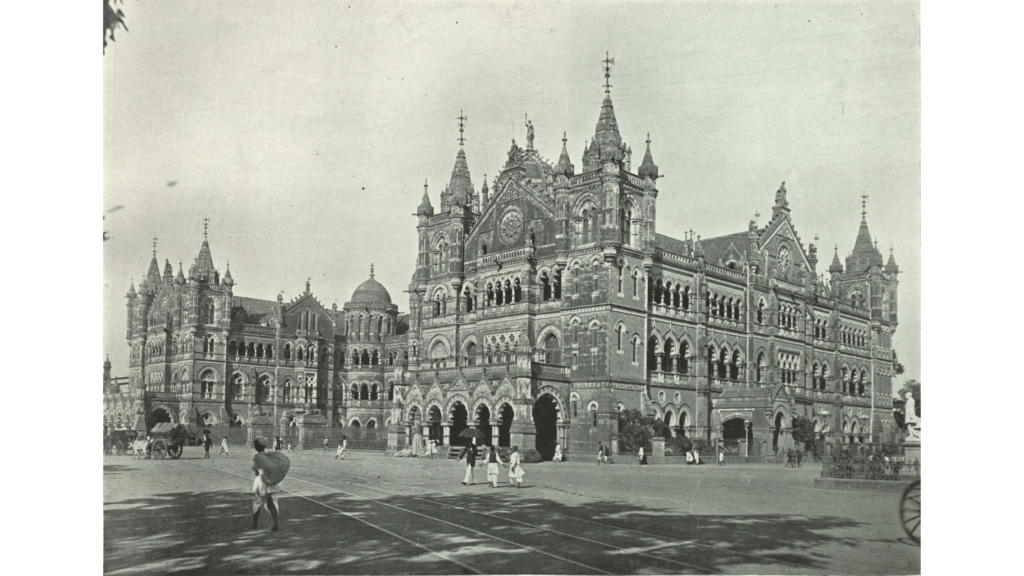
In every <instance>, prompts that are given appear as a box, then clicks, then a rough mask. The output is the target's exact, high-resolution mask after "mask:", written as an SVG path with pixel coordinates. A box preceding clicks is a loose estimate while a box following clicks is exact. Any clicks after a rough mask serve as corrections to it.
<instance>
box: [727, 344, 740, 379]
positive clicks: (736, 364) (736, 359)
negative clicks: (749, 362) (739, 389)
mask: <svg viewBox="0 0 1024 576" xmlns="http://www.w3.org/2000/svg"><path fill="white" fill-rule="evenodd" d="M729 378H732V379H733V380H739V378H740V351H739V350H736V351H734V352H733V353H732V362H731V363H730V364H729Z"/></svg>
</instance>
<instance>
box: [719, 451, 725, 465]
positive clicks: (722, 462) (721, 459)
mask: <svg viewBox="0 0 1024 576" xmlns="http://www.w3.org/2000/svg"><path fill="white" fill-rule="evenodd" d="M718 465H719V466H725V447H724V446H719V447H718Z"/></svg>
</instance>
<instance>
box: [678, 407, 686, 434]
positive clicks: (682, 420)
mask: <svg viewBox="0 0 1024 576" xmlns="http://www.w3.org/2000/svg"><path fill="white" fill-rule="evenodd" d="M686 424H687V422H686V412H680V413H679V434H680V435H681V436H686Z"/></svg>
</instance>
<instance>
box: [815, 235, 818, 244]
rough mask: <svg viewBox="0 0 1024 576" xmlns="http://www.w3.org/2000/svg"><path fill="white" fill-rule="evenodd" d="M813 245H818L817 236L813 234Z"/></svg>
mask: <svg viewBox="0 0 1024 576" xmlns="http://www.w3.org/2000/svg"><path fill="white" fill-rule="evenodd" d="M814 243H815V244H817V243H818V235H817V234H815V235H814Z"/></svg>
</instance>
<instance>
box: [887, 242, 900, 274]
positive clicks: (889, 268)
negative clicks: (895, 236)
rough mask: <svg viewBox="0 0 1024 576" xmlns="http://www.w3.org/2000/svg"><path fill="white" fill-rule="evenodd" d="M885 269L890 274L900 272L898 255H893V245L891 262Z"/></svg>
mask: <svg viewBox="0 0 1024 576" xmlns="http://www.w3.org/2000/svg"><path fill="white" fill-rule="evenodd" d="M885 271H886V272H889V273H890V274H895V273H899V271H900V267H899V266H897V265H896V257H895V256H893V247H892V246H889V262H887V263H886V265H885Z"/></svg>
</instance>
